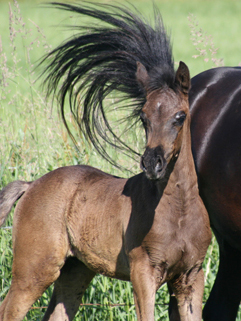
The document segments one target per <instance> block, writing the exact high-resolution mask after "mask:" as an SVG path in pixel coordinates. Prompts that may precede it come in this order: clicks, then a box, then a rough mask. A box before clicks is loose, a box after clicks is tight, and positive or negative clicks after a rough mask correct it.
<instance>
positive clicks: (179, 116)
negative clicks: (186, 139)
mask: <svg viewBox="0 0 241 321" xmlns="http://www.w3.org/2000/svg"><path fill="white" fill-rule="evenodd" d="M186 116H187V115H186V113H185V112H184V111H179V112H178V113H176V115H175V120H174V125H177V126H182V125H183V123H184V120H185V119H186Z"/></svg>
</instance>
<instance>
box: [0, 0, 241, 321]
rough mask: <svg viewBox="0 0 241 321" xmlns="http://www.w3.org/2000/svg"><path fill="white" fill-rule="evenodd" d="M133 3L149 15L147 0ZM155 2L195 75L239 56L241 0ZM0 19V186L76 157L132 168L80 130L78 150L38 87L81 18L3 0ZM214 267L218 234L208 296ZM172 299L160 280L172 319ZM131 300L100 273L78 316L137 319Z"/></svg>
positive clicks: (2, 256) (161, 298)
mask: <svg viewBox="0 0 241 321" xmlns="http://www.w3.org/2000/svg"><path fill="white" fill-rule="evenodd" d="M130 2H131V3H133V4H134V5H135V6H136V7H137V8H138V9H139V10H140V11H141V12H143V13H144V14H145V15H147V16H151V12H152V9H151V5H150V1H146V0H138V1H130ZM156 3H157V5H158V7H159V8H160V9H161V12H162V15H163V20H164V23H165V25H166V27H167V29H168V30H170V32H171V34H172V42H173V52H174V58H175V61H176V62H178V61H180V60H182V61H184V62H185V63H186V64H187V65H188V66H189V68H190V71H191V75H192V76H194V75H195V74H197V73H199V72H201V71H203V70H206V69H208V68H211V67H213V66H215V65H222V64H224V65H238V64H239V63H240V62H241V42H240V40H239V37H240V30H241V23H240V12H241V2H240V1H234V0H225V1H220V0H213V1H207V0H204V1H198V0H192V1H190V0H188V1H187V0H175V1H174V0H162V1H160V0H159V1H158V0H157V1H156ZM0 21H1V24H0V70H1V71H0V187H1V188H2V187H3V186H5V185H6V184H7V183H9V182H10V181H13V180H15V179H23V180H28V181H29V180H34V179H36V178H38V177H40V176H42V175H43V174H44V173H46V172H48V171H50V170H53V169H55V168H57V167H60V166H64V165H70V164H78V163H84V164H90V165H92V166H95V167H98V168H101V169H102V170H105V171H108V172H110V173H112V174H115V175H120V176H128V175H130V174H129V172H128V171H126V172H120V171H118V170H117V169H115V168H113V167H112V166H111V165H110V164H108V163H106V162H105V161H104V160H103V159H101V157H99V156H98V155H97V154H96V152H95V150H93V148H92V147H91V146H89V145H88V142H86V141H85V139H84V138H83V137H79V138H78V143H79V148H80V152H77V151H76V149H75V148H74V146H73V144H72V142H71V141H70V139H69V138H68V136H67V134H66V131H65V129H64V127H63V125H62V123H61V120H60V119H59V116H58V112H57V107H56V103H55V102H54V105H53V106H52V102H51V101H46V100H45V93H44V92H43V90H42V89H41V80H38V77H39V75H40V73H41V68H37V69H36V66H37V63H38V61H39V59H40V58H41V57H42V55H44V54H45V53H47V52H49V51H50V50H51V48H54V47H55V46H56V45H58V44H59V43H61V42H62V41H63V40H64V39H66V38H67V37H69V36H70V35H71V34H72V33H73V31H70V30H66V28H65V27H64V26H65V25H68V24H78V20H77V18H76V17H72V16H71V17H70V15H69V14H68V13H66V12H65V13H64V12H57V11H56V10H53V9H49V8H46V6H44V5H40V1H33V0H32V1H30V0H29V1H27V0H26V1H20V2H16V1H14V2H13V1H10V3H8V1H4V0H2V1H0ZM85 22H86V23H88V21H85ZM217 48H219V49H218V50H217ZM113 101H114V100H113ZM116 117H117V116H116ZM69 121H70V122H71V121H72V119H71V115H69ZM73 128H74V124H73ZM120 130H121V129H120ZM129 136H130V138H129V139H130V140H131V141H133V142H135V145H136V148H137V150H139V151H140V152H141V151H142V150H143V141H144V140H143V138H142V137H144V135H143V133H142V131H140V132H139V133H138V138H136V136H137V135H136V133H135V132H130V133H129ZM112 153H113V156H114V157H116V159H118V160H119V161H120V162H122V164H123V165H125V166H127V167H129V169H130V170H132V171H133V172H135V173H137V172H138V171H139V165H138V161H133V162H132V163H131V162H130V161H128V160H126V159H125V158H124V157H122V155H117V154H116V153H115V151H112ZM11 224H12V219H11V217H10V218H9V219H8V221H7V222H6V224H5V227H4V228H2V229H0V298H1V300H2V299H3V298H4V297H5V295H6V293H7V291H8V289H9V286H10V282H11V264H12V249H11ZM217 267H218V249H217V244H216V241H215V240H213V241H212V244H211V245H210V247H209V250H208V254H207V257H206V260H205V265H204V269H205V279H206V283H205V294H204V302H205V301H206V299H207V297H208V293H209V292H210V289H211V286H212V284H213V281H214V279H215V273H216V271H217ZM50 293H51V288H50V289H49V290H48V291H47V292H46V293H45V294H44V295H43V297H42V298H41V299H40V300H38V302H36V304H35V307H34V308H33V309H32V310H31V311H30V312H29V314H28V316H27V317H26V319H25V320H41V318H42V316H43V313H44V311H45V307H46V306H47V304H48V300H49V295H50ZM167 303H168V295H167V290H166V287H163V288H162V289H161V290H159V291H158V293H157V296H156V320H167V319H168V317H167ZM133 304H134V303H133V296H132V288H131V284H130V283H125V282H121V281H118V280H110V279H108V278H103V277H101V276H97V277H96V278H95V279H94V280H93V282H92V283H91V286H90V287H89V289H88V290H87V291H86V294H85V296H84V299H83V306H81V307H80V310H79V313H78V315H77V316H76V318H75V320H76V321H77V320H88V321H92V320H118V321H119V320H135V310H134V305H133ZM237 320H241V316H238V318H237Z"/></svg>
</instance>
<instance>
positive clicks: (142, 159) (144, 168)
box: [140, 156, 146, 172]
mask: <svg viewBox="0 0 241 321" xmlns="http://www.w3.org/2000/svg"><path fill="white" fill-rule="evenodd" d="M140 166H141V169H142V170H143V171H144V172H145V171H146V166H145V163H144V156H142V157H141V163H140Z"/></svg>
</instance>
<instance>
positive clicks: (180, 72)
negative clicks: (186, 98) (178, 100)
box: [176, 61, 191, 95]
mask: <svg viewBox="0 0 241 321" xmlns="http://www.w3.org/2000/svg"><path fill="white" fill-rule="evenodd" d="M176 83H178V84H179V85H180V87H181V90H182V92H183V93H184V94H186V95H187V94H188V92H189V89H190V86H191V81H190V73H189V69H188V67H187V65H186V64H184V62H182V61H180V63H179V67H178V69H177V72H176Z"/></svg>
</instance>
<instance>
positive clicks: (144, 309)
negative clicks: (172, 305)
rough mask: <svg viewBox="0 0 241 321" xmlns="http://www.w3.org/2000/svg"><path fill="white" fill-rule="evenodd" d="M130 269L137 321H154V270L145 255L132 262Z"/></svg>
mask: <svg viewBox="0 0 241 321" xmlns="http://www.w3.org/2000/svg"><path fill="white" fill-rule="evenodd" d="M142 254H143V253H142ZM130 268H131V282H132V284H133V291H134V299H135V306H136V313H137V320H138V321H154V307H155V294H156V287H157V285H156V277H155V269H154V268H153V267H152V266H151V265H150V262H149V257H148V255H147V254H143V255H141V256H140V258H139V259H135V260H132V261H131V264H130Z"/></svg>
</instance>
